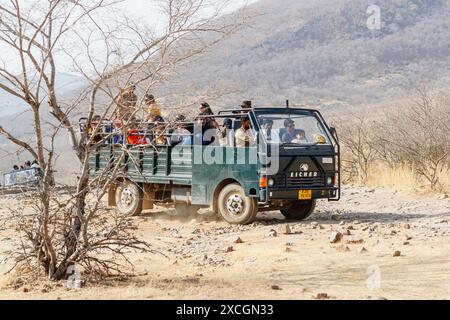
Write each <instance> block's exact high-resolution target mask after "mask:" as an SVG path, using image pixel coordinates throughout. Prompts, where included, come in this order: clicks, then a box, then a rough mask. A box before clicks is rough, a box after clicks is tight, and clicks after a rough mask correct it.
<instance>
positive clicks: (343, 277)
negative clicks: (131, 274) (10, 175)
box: [0, 188, 450, 299]
mask: <svg viewBox="0 0 450 320" xmlns="http://www.w3.org/2000/svg"><path fill="white" fill-rule="evenodd" d="M343 196H344V197H343V200H342V201H341V202H339V203H328V202H321V203H320V204H319V206H318V210H317V214H315V215H314V216H313V217H312V218H310V219H309V220H308V221H305V222H302V223H298V222H289V221H285V220H284V219H283V217H282V216H281V214H279V213H276V212H274V213H269V214H261V215H259V217H258V221H257V223H255V224H253V225H251V226H229V225H227V224H226V223H224V222H222V221H220V220H218V219H217V218H216V217H215V216H212V215H210V214H208V213H205V214H202V215H197V216H179V215H177V214H176V213H174V212H173V211H167V210H160V211H156V212H151V213H147V214H145V215H143V216H142V217H138V218H136V219H138V221H139V225H140V229H139V230H138V232H139V234H140V235H141V236H142V237H143V238H144V239H146V240H147V241H149V242H151V243H153V244H154V248H155V249H156V250H159V251H161V252H163V253H164V254H165V255H166V256H167V257H164V256H163V255H151V254H133V255H132V256H131V258H132V260H133V262H134V263H135V264H136V272H137V274H138V276H137V277H136V278H133V279H131V280H128V281H126V282H108V283H105V284H102V285H96V286H93V285H89V284H88V285H87V286H86V287H84V288H83V289H79V290H69V289H66V288H65V287H63V286H62V285H61V286H59V287H57V288H51V289H48V288H47V289H45V286H44V285H42V286H37V287H29V288H26V290H24V288H20V289H17V290H14V289H10V288H7V287H6V286H5V285H4V284H3V285H2V287H1V289H0V299H317V298H330V299H449V298H450V226H449V223H450V199H443V198H440V199H438V198H437V197H435V198H425V197H414V196H409V195H404V194H400V193H397V192H394V191H392V190H389V189H367V188H347V189H345V191H344V195H343ZM5 201H6V200H5V199H2V200H0V205H2V207H3V206H4V203H3V204H2V202H5ZM2 232H3V231H2V230H0V249H1V250H0V251H4V250H6V249H8V248H9V247H10V245H11V235H6V234H2ZM336 232H339V233H340V234H342V235H343V238H342V240H341V241H339V242H337V243H331V242H330V241H331V240H335V239H332V238H334V237H336V236H339V234H338V235H337V234H336ZM238 238H239V239H240V240H242V243H236V242H241V241H236V240H238ZM338 238H339V237H338ZM230 247H232V249H233V250H230V249H231V248H230ZM227 251H232V252H229V253H227ZM396 251H400V256H398V257H394V253H395V252H396ZM397 254H398V252H397ZM7 267H8V266H7V265H5V264H3V265H0V274H2V275H3V273H4V272H5V271H6V270H7ZM7 280H8V277H7V276H2V278H0V283H6V282H7ZM24 291H27V292H24Z"/></svg>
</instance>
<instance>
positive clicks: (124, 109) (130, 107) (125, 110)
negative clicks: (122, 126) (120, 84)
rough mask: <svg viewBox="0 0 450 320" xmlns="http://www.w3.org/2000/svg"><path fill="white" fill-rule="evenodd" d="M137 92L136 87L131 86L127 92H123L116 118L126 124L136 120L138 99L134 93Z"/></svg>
mask: <svg viewBox="0 0 450 320" xmlns="http://www.w3.org/2000/svg"><path fill="white" fill-rule="evenodd" d="M135 91H136V86H135V85H134V84H131V85H130V86H129V87H128V88H127V89H126V90H125V92H123V93H122V94H121V96H120V98H119V101H118V105H117V111H116V116H117V118H119V119H121V120H122V121H124V122H125V123H127V122H129V121H130V120H131V121H133V120H136V113H137V110H136V105H137V102H138V97H137V95H136V94H135V93H134V92H135Z"/></svg>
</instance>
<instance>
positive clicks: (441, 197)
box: [438, 194, 448, 200]
mask: <svg viewBox="0 0 450 320" xmlns="http://www.w3.org/2000/svg"><path fill="white" fill-rule="evenodd" d="M438 199H439V200H445V199H448V194H441V195H440V196H439V198H438Z"/></svg>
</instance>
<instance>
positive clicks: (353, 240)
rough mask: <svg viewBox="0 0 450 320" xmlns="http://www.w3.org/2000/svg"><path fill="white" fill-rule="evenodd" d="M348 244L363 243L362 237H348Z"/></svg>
mask: <svg viewBox="0 0 450 320" xmlns="http://www.w3.org/2000/svg"><path fill="white" fill-rule="evenodd" d="M347 243H348V244H361V243H364V239H363V238H359V237H350V238H349V239H348V240H347Z"/></svg>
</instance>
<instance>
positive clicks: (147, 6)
mask: <svg viewBox="0 0 450 320" xmlns="http://www.w3.org/2000/svg"><path fill="white" fill-rule="evenodd" d="M211 1H215V0H211ZM229 1H230V2H229V5H228V6H227V7H226V10H225V11H224V13H230V12H232V11H234V10H237V9H239V8H240V7H242V6H243V5H245V4H251V3H254V2H257V0H229ZM7 2H9V1H8V0H0V4H2V3H4V4H6V3H7ZM156 3H157V1H155V0H124V1H123V3H121V4H120V6H121V10H120V11H121V12H123V13H126V14H127V15H129V16H130V17H134V18H135V19H137V20H139V21H140V22H142V23H145V24H147V25H149V26H152V27H156V28H157V27H158V26H159V25H162V23H163V20H162V15H161V12H160V8H159V7H158V5H157V4H156ZM0 52H1V57H0V58H1V60H2V61H4V62H5V63H6V65H7V66H8V67H9V68H17V70H19V65H20V64H19V60H18V58H17V57H16V55H15V54H14V53H13V52H10V51H8V50H7V49H5V46H4V44H2V43H1V40H0ZM56 59H57V61H59V62H61V61H62V62H63V63H61V64H62V65H64V68H63V69H60V71H62V72H70V69H71V63H69V60H66V59H65V58H63V57H57V58H56ZM66 61H67V62H68V63H65V62H66ZM16 65H17V67H16ZM10 70H11V69H10ZM0 81H1V79H0Z"/></svg>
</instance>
